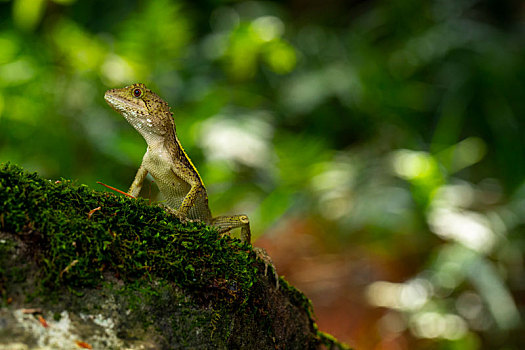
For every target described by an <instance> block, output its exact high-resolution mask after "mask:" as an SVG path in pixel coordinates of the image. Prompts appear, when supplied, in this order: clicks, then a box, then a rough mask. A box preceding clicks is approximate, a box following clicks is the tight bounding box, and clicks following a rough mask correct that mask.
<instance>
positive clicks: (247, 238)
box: [211, 214, 279, 289]
mask: <svg viewBox="0 0 525 350" xmlns="http://www.w3.org/2000/svg"><path fill="white" fill-rule="evenodd" d="M211 224H212V225H213V226H215V227H217V228H218V229H219V232H220V233H221V234H222V233H226V232H229V231H230V230H233V229H234V228H237V227H240V228H241V241H243V242H247V243H251V231H250V220H249V219H248V217H247V216H246V215H243V214H241V215H230V216H217V217H215V218H213V219H212V221H211ZM253 251H254V252H255V254H256V255H257V256H258V257H259V259H261V260H262V261H263V263H264V275H265V276H267V273H268V267H271V269H272V271H273V276H274V278H275V284H276V288H277V289H279V275H278V274H277V270H276V269H275V265H274V264H273V262H272V259H271V258H270V256H269V255H268V253H267V252H266V250H264V249H263V248H259V247H253Z"/></svg>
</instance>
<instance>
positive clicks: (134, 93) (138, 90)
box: [133, 88, 142, 98]
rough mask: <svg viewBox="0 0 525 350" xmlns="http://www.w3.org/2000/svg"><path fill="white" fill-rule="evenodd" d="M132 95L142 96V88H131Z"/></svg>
mask: <svg viewBox="0 0 525 350" xmlns="http://www.w3.org/2000/svg"><path fill="white" fill-rule="evenodd" d="M133 96H135V97H137V98H138V97H140V96H142V89H139V88H136V89H133Z"/></svg>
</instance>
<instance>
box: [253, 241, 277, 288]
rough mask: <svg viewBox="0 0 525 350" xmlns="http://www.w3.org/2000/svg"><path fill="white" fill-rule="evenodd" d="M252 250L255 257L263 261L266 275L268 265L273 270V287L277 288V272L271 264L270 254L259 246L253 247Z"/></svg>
mask: <svg viewBox="0 0 525 350" xmlns="http://www.w3.org/2000/svg"><path fill="white" fill-rule="evenodd" d="M253 251H254V252H255V254H256V255H257V257H258V258H259V259H261V260H262V261H263V263H264V275H265V276H267V275H268V267H270V269H271V270H272V271H273V277H274V278H275V287H276V289H279V275H278V274H277V269H276V268H275V265H274V264H273V261H272V258H270V255H268V253H267V252H266V250H265V249H263V248H259V247H253Z"/></svg>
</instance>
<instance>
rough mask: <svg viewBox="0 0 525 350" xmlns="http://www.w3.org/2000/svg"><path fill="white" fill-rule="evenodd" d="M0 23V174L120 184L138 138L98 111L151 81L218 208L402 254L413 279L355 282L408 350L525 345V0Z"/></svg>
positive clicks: (260, 7) (167, 8)
mask: <svg viewBox="0 0 525 350" xmlns="http://www.w3.org/2000/svg"><path fill="white" fill-rule="evenodd" d="M0 9H1V11H0V19H1V21H0V23H1V24H0V161H2V162H4V161H11V162H13V163H16V164H20V165H22V166H24V167H25V168H27V169H30V170H36V171H39V172H40V173H41V174H42V175H43V176H47V177H65V178H75V179H78V181H79V182H80V183H86V184H89V185H91V186H94V184H95V181H97V180H100V181H103V182H105V183H109V184H112V185H115V186H117V187H119V188H122V189H126V188H127V186H129V184H130V182H131V179H132V178H133V175H134V172H135V171H136V169H137V167H138V165H139V164H140V161H141V157H142V155H143V153H144V149H145V143H144V141H143V140H142V139H141V137H140V135H138V133H136V132H135V130H133V129H132V128H131V127H130V126H129V125H128V124H127V123H126V122H125V121H124V119H123V118H121V117H120V116H118V115H117V114H116V113H114V112H113V111H111V110H110V109H109V108H108V107H107V106H106V105H105V103H104V100H103V98H102V96H103V93H104V91H105V90H106V89H108V88H113V87H119V86H123V85H127V84H129V83H133V82H139V81H140V82H144V83H146V84H148V86H149V87H151V88H152V89H153V90H154V91H157V92H158V93H159V95H161V96H163V97H164V98H165V99H166V100H167V101H168V102H169V103H170V105H171V106H172V110H173V111H174V114H175V122H176V124H177V132H178V134H179V138H180V139H181V142H182V143H183V145H184V146H185V148H186V150H187V152H188V153H189V154H190V155H191V157H192V159H193V161H194V163H195V164H196V165H197V167H198V169H199V171H200V172H201V175H202V177H203V179H204V181H205V183H206V184H207V187H208V190H209V192H210V199H211V202H210V205H211V208H212V210H213V211H214V212H215V213H222V212H226V211H230V212H246V213H248V214H249V215H250V218H251V220H252V221H253V225H254V231H255V232H256V234H260V233H261V232H262V231H263V230H264V229H266V228H268V227H270V225H274V224H275V223H276V222H278V221H284V220H287V218H290V217H309V218H312V219H313V220H315V221H316V222H318V223H319V227H325V228H326V232H325V233H326V237H325V239H326V241H327V242H328V244H332V249H334V250H339V251H341V250H345V249H347V248H348V247H349V246H352V245H355V244H359V245H360V246H363V247H366V249H368V250H369V251H370V252H374V253H375V254H383V255H387V256H389V257H392V258H396V257H397V258H398V259H404V258H405V257H410V259H411V260H410V264H411V265H412V266H410V268H411V275H412V276H413V278H411V279H408V280H406V281H404V282H402V283H391V282H383V281H373V280H370V281H367V285H368V289H367V295H368V296H369V301H370V302H371V303H372V304H373V305H376V306H382V307H386V308H387V309H390V310H392V311H391V312H392V313H391V314H387V316H388V315H396V316H395V317H394V318H390V319H389V320H390V321H388V322H390V323H389V324H390V325H391V326H392V325H393V324H398V325H401V326H399V327H397V328H396V327H394V326H392V327H390V328H388V329H394V330H393V331H392V332H394V333H395V332H398V333H403V332H404V333H407V334H408V333H409V334H411V336H412V337H413V338H414V339H415V340H414V344H416V345H414V346H418V344H427V345H428V344H429V343H428V342H427V343H425V341H423V340H421V342H418V340H417V339H432V340H433V342H432V344H434V345H435V347H434V348H440V349H481V348H503V344H505V346H506V347H505V349H519V348H521V347H522V346H523V344H524V343H525V339H523V335H519V334H521V333H520V332H523V328H522V327H523V325H522V316H521V315H520V309H522V308H523V307H524V302H523V297H522V296H523V288H524V286H525V278H524V276H525V275H524V271H523V253H524V251H525V241H524V238H523V232H524V219H523V218H524V217H525V206H524V203H525V186H524V182H523V180H524V175H525V161H524V160H525V144H524V142H523V135H524V131H525V125H524V120H525V119H524V118H523V114H524V113H525V99H524V98H523V96H525V84H524V83H523V82H524V81H525V54H524V53H525V46H524V44H525V40H524V36H523V33H524V23H523V21H524V17H525V15H524V13H525V7H524V6H523V4H522V3H521V2H519V1H513V0H505V1H491V0H435V1H416V0H399V1H386V0H384V1H379V0H375V1H372V0H368V1H363V0H361V1H357V0H354V1H329V2H323V1H320V0H319V1H316V0H312V1H307V2H304V3H302V2H297V1H273V2H258V1H226V0H224V1H222V0H217V1H196V2H191V1H182V0H181V1H175V0H174V1H170V0H159V1H124V0H116V1H102V0H96V1H74V0H69V1H66V0H61V1H59V0H53V1H44V0H38V1H35V0H16V1H8V2H2V3H0ZM144 191H145V192H148V191H149V192H151V193H152V195H153V196H154V192H155V187H154V186H150V188H149V189H148V188H146V189H145V190H144ZM145 195H147V193H145ZM389 296H390V298H389ZM392 296H393V297H392ZM396 296H397V297H396ZM520 296H521V298H520ZM396 317H397V318H396ZM392 320H394V321H392ZM396 320H397V321H396ZM388 322H387V323H388ZM396 322H397V323H396ZM396 334H397V333H396Z"/></svg>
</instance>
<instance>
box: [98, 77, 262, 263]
mask: <svg viewBox="0 0 525 350" xmlns="http://www.w3.org/2000/svg"><path fill="white" fill-rule="evenodd" d="M104 98H105V100H106V102H107V103H108V104H109V105H110V106H111V107H112V108H113V109H114V110H115V111H117V112H118V113H120V114H121V115H122V116H124V118H126V120H127V121H128V122H129V123H130V124H131V125H132V126H133V127H134V128H135V129H136V130H137V131H138V132H139V133H140V134H141V135H142V136H143V137H144V140H145V141H146V143H147V144H148V147H147V150H146V153H145V154H144V157H143V158H142V164H141V165H140V167H139V169H138V171H137V174H136V175H135V180H134V181H133V183H132V184H131V187H130V189H129V191H128V194H129V195H131V196H133V197H138V195H139V193H140V190H141V188H142V184H143V182H144V179H145V178H146V175H147V174H148V173H150V174H151V176H152V177H153V178H154V179H155V182H156V183H157V186H158V188H159V191H160V192H161V194H162V195H163V197H164V199H165V201H166V204H167V206H168V207H170V208H171V210H172V212H173V214H175V215H176V216H177V217H179V218H180V219H191V220H201V221H203V222H205V223H206V224H209V225H213V226H215V227H217V228H218V230H219V232H220V233H225V232H228V231H230V230H232V229H234V228H238V227H240V228H241V240H242V241H243V242H247V243H250V240H251V233H250V223H249V220H248V217H247V216H246V215H231V216H218V217H212V215H211V212H210V209H209V206H208V194H207V192H206V188H205V187H204V183H203V181H202V179H201V177H200V175H199V172H198V171H197V169H196V168H195V166H194V165H193V163H192V162H191V160H190V158H189V157H188V155H187V154H186V152H185V151H184V148H182V145H181V143H180V141H179V139H178V138H177V134H176V128H175V122H174V121H173V117H172V113H171V111H170V108H169V106H168V104H167V103H166V102H165V101H164V100H163V99H162V98H160V97H159V96H158V95H157V94H155V93H154V92H152V91H151V90H149V89H148V88H147V87H146V86H145V85H144V84H133V85H130V86H127V87H124V88H121V89H112V90H108V91H106V93H105V95H104ZM261 251H262V250H259V251H257V253H258V255H262V258H263V260H268V259H269V257H268V256H267V255H266V253H261ZM270 264H271V263H270Z"/></svg>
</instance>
